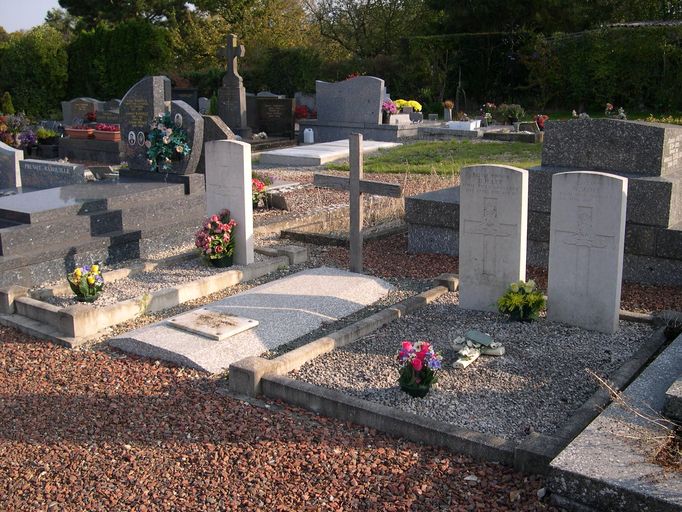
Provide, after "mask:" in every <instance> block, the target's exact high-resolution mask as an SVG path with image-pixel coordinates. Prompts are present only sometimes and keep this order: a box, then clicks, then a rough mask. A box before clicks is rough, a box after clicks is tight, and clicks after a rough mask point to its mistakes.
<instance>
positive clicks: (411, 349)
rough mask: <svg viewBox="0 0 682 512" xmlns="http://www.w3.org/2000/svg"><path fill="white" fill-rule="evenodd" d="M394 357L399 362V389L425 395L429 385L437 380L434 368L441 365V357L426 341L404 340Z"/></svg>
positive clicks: (417, 395) (416, 395) (413, 394)
mask: <svg viewBox="0 0 682 512" xmlns="http://www.w3.org/2000/svg"><path fill="white" fill-rule="evenodd" d="M396 359H397V361H398V363H400V377H399V378H398V383H399V384H400V389H402V390H403V391H405V392H406V393H407V394H409V395H410V396H414V397H419V398H421V397H424V396H426V393H428V392H429V389H431V386H432V385H433V384H435V383H436V382H437V381H438V376H437V375H436V370H439V369H440V368H441V367H442V360H443V357H442V356H441V355H440V354H439V353H437V352H435V351H434V350H433V346H432V345H431V344H430V343H428V342H426V341H418V342H417V343H414V344H413V343H412V342H411V341H407V340H405V341H403V345H402V347H401V349H400V350H399V351H398V354H397V355H396Z"/></svg>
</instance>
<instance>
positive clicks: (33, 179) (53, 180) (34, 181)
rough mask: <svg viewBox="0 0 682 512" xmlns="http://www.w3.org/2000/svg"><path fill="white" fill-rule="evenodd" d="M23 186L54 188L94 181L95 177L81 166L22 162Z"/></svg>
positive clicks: (36, 161) (47, 162) (47, 161)
mask: <svg viewBox="0 0 682 512" xmlns="http://www.w3.org/2000/svg"><path fill="white" fill-rule="evenodd" d="M19 166H20V167H21V184H22V186H24V187H29V188H38V189H42V188H54V187H62V186H64V185H75V184H78V183H86V182H88V181H94V180H95V177H94V175H93V174H92V173H91V172H90V171H89V170H87V169H86V168H85V167H83V166H82V165H80V164H69V163H64V162H53V161H50V160H22V161H20V162H19Z"/></svg>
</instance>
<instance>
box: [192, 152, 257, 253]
mask: <svg viewBox="0 0 682 512" xmlns="http://www.w3.org/2000/svg"><path fill="white" fill-rule="evenodd" d="M204 151H205V152H206V214H207V215H209V216H210V215H214V214H217V213H218V212H220V211H221V210H224V209H225V208H227V209H229V210H230V213H231V217H232V218H233V219H234V220H235V221H236V222H237V225H236V227H235V228H234V230H233V232H232V236H233V237H235V247H234V262H235V264H237V265H248V264H249V263H253V261H254V260H253V244H254V240H253V201H252V199H253V198H252V196H251V145H250V144H247V143H246V142H241V141H236V140H214V141H211V142H207V143H206V144H205V145H204Z"/></svg>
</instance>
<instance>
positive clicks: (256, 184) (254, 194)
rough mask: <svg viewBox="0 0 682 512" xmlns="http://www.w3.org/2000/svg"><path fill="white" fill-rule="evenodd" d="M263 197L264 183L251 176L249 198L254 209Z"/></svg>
mask: <svg viewBox="0 0 682 512" xmlns="http://www.w3.org/2000/svg"><path fill="white" fill-rule="evenodd" d="M263 197H265V183H264V182H263V181H261V180H259V179H258V178H251V199H252V201H253V208H254V209H256V208H258V205H259V203H260V200H261V198H263Z"/></svg>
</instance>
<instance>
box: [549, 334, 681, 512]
mask: <svg viewBox="0 0 682 512" xmlns="http://www.w3.org/2000/svg"><path fill="white" fill-rule="evenodd" d="M680 361H682V336H678V337H677V339H676V340H675V341H674V342H673V343H672V344H670V346H669V347H668V348H666V349H665V350H664V351H663V352H662V353H661V355H659V356H658V357H657V358H656V359H655V360H654V361H653V363H651V365H649V367H647V368H646V369H645V370H644V371H643V372H642V373H641V375H640V376H639V377H637V379H636V380H635V381H634V382H633V383H632V384H630V386H628V388H627V389H626V390H625V391H624V392H623V398H624V399H625V400H626V401H627V402H628V403H631V404H635V405H636V406H637V407H640V408H641V411H642V412H644V413H645V414H647V415H652V414H653V413H654V411H655V412H660V411H661V409H662V408H663V404H664V401H665V391H666V389H668V387H669V386H670V385H671V384H672V383H673V382H674V380H675V379H676V378H677V376H678V375H679V368H680V366H679V363H680ZM663 434H664V432H663V429H661V428H660V427H658V426H656V425H654V424H653V423H651V422H647V421H645V420H643V419H642V418H640V417H638V416H636V415H635V414H634V413H632V412H630V411H626V410H624V409H623V408H621V407H620V406H619V405H617V404H612V405H610V406H609V407H608V408H607V409H606V410H605V411H604V412H603V413H602V414H600V415H599V416H598V417H597V418H596V419H595V420H594V421H593V422H592V423H590V425H589V426H588V427H587V428H586V429H585V430H584V431H583V432H582V433H581V434H580V435H579V436H578V437H576V438H575V439H574V440H573V441H572V442H571V443H570V444H569V445H568V446H567V447H566V449H564V450H563V451H562V452H561V453H560V454H559V455H558V456H557V457H556V458H555V459H554V460H553V461H552V462H551V463H550V481H549V486H550V489H551V490H552V492H553V493H554V494H557V495H559V496H560V497H562V498H565V499H568V500H570V501H571V502H574V503H576V502H577V503H578V504H579V505H583V506H586V507H589V508H585V509H584V510H609V511H614V512H615V511H620V512H630V511H634V510H637V511H639V512H653V511H673V510H681V509H682V492H680V490H681V489H682V475H681V474H680V473H676V472H674V471H664V470H663V468H662V467H661V466H658V465H656V464H653V463H652V462H651V452H650V449H651V445H648V444H647V443H645V442H643V440H645V439H653V438H655V437H658V436H661V435H663ZM573 509H574V510H575V509H578V508H573ZM579 510H583V509H579Z"/></svg>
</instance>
